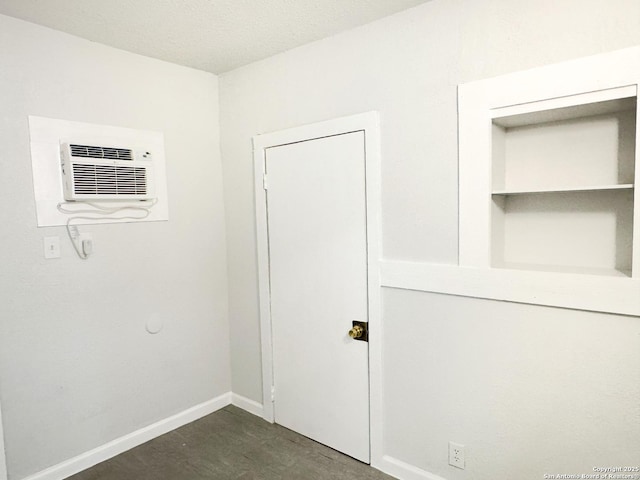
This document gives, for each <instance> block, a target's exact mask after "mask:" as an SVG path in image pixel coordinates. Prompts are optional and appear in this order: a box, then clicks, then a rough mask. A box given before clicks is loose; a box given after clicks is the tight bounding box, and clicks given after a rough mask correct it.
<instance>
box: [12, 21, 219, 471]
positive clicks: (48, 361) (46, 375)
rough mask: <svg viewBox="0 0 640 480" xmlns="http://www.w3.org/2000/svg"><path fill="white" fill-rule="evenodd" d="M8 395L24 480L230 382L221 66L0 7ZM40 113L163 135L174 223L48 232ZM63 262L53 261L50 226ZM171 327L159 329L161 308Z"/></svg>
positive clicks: (15, 455)
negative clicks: (40, 180) (79, 251)
mask: <svg viewBox="0 0 640 480" xmlns="http://www.w3.org/2000/svg"><path fill="white" fill-rule="evenodd" d="M0 72H1V73H0V104H1V105H2V110H1V112H2V113H1V114H0V165H1V166H2V175H0V192H1V193H0V198H1V199H2V207H1V208H0V223H1V224H2V228H0V245H2V249H1V250H0V265H1V268H0V295H1V301H0V403H1V404H2V418H3V421H4V434H5V447H6V450H7V463H8V465H7V466H8V469H9V478H10V479H12V480H18V479H21V478H24V477H26V476H28V475H29V474H32V473H35V472H38V471H40V470H42V469H44V468H46V467H49V466H51V465H54V464H57V463H59V462H61V461H63V460H67V459H69V458H71V457H74V456H76V455H79V454H81V453H83V452H85V451H87V450H90V449H92V448H95V447H97V446H100V445H102V444H104V443H107V442H109V441H111V440H113V439H115V438H118V437H120V436H122V435H126V434H128V433H130V432H132V431H135V430H138V429H140V428H142V427H145V426H147V425H150V424H152V423H154V422H157V421H159V420H161V419H164V418H166V417H169V416H171V415H173V414H176V413H178V412H181V411H183V410H185V409H187V408H189V407H192V406H194V405H196V404H199V403H202V402H204V401H207V400H210V399H212V398H214V397H217V396H218V395H220V394H223V393H226V392H228V391H229V390H230V379H229V348H228V325H227V283H226V260H225V255H226V251H225V230H224V208H223V198H222V182H221V166H220V159H219V144H218V133H217V132H218V128H219V126H218V114H217V108H218V107H217V104H218V87H217V78H216V77H215V76H213V75H210V74H206V73H203V72H198V71H195V70H190V69H188V68H182V67H177V66H174V65H171V64H168V63H163V62H160V61H156V60H151V59H147V58H144V57H141V56H137V55H133V54H129V53H125V52H122V51H118V50H115V49H112V48H107V47H104V46H101V45H98V44H95V43H91V42H88V41H84V40H80V39H77V38H75V37H72V36H69V35H65V34H62V33H59V32H55V31H53V30H49V29H46V28H42V27H38V26H35V25H32V24H28V23H25V22H21V21H18V20H15V19H12V18H9V17H4V16H0ZM28 115H37V116H43V117H49V118H59V119H66V120H71V121H81V122H90V123H97V124H106V125H114V126H121V127H126V128H135V129H143V130H153V131H159V132H163V133H164V139H165V148H166V150H165V154H166V160H167V184H168V190H169V198H170V199H171V202H170V204H169V218H170V220H169V221H168V222H152V223H145V224H140V223H137V224H117V225H94V226H86V227H82V230H83V231H87V232H90V233H91V234H92V235H93V243H94V254H93V255H92V256H91V258H90V259H89V260H87V261H82V260H80V259H78V258H77V257H76V255H75V253H74V252H73V251H72V247H71V245H70V243H69V242H68V241H67V239H66V237H65V235H66V232H65V231H64V228H63V227H49V228H40V229H39V228H36V212H35V201H34V195H33V188H32V185H33V183H32V176H31V161H30V152H29V129H28ZM51 235H55V236H59V237H60V240H61V250H62V258H61V259H60V260H45V259H44V258H43V255H42V238H43V237H44V236H51ZM151 319H157V320H160V321H162V322H163V323H164V329H163V330H162V331H161V332H160V333H158V334H156V335H150V334H149V333H147V331H146V330H145V324H146V322H147V321H148V320H151Z"/></svg>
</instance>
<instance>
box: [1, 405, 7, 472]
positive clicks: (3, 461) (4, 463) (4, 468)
mask: <svg viewBox="0 0 640 480" xmlns="http://www.w3.org/2000/svg"><path fill="white" fill-rule="evenodd" d="M7 478H9V477H8V473H7V457H6V450H5V448H4V432H3V431H2V406H1V405H0V480H7Z"/></svg>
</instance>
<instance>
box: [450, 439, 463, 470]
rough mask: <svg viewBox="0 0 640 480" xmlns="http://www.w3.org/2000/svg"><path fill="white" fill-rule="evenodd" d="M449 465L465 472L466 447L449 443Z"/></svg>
mask: <svg viewBox="0 0 640 480" xmlns="http://www.w3.org/2000/svg"><path fill="white" fill-rule="evenodd" d="M449 465H452V466H454V467H457V468H461V469H463V470H464V445H460V444H459V443H454V442H449Z"/></svg>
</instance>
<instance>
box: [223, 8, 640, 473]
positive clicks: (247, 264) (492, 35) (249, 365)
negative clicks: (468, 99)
mask: <svg viewBox="0 0 640 480" xmlns="http://www.w3.org/2000/svg"><path fill="white" fill-rule="evenodd" d="M639 43H640V4H639V3H638V2H636V1H635V0H614V1H611V2H600V1H598V0H587V1H583V0H560V1H553V2H552V1H546V0H545V1H540V2H527V1H524V0H433V1H431V2H428V3H426V4H424V5H421V6H419V7H416V8H414V9H412V10H409V11H406V12H402V13H400V14H397V15H394V16H392V17H389V18H386V19H383V20H381V21H378V22H375V23H372V24H369V25H367V26H364V27H361V28H358V29H355V30H352V31H349V32H346V33H344V34H341V35H337V36H335V37H332V38H329V39H326V40H323V41H320V42H316V43H314V44H311V45H307V46H305V47H301V48H298V49H295V50H292V51H289V52H286V53H284V54H281V55H277V56H275V57H272V58H270V59H267V60H264V61H261V62H257V63H255V64H252V65H249V66H247V67H244V68H241V69H238V70H236V71H233V72H229V73H226V74H224V75H223V76H222V77H221V126H222V130H221V131H222V136H221V139H222V148H223V168H224V176H225V182H226V185H228V188H226V189H225V195H226V197H225V198H226V208H227V238H228V245H229V261H230V264H229V271H230V275H229V282H230V297H229V298H230V324H231V349H232V371H233V390H234V392H237V393H239V394H241V395H244V396H246V397H248V398H251V399H253V400H259V399H261V398H262V395H261V388H260V384H261V376H260V355H259V346H260V337H259V330H258V325H259V322H258V302H257V280H256V261H255V258H256V254H255V251H256V250H255V249H256V247H255V240H254V238H255V234H254V207H253V196H252V189H253V176H252V156H251V137H252V136H253V135H255V134H258V133H264V132H269V131H276V130H280V129H284V128H288V127H292V126H295V125H300V124H305V123H312V122H315V121H320V120H325V119H328V118H332V117H339V116H344V115H348V114H353V113H357V112H363V111H370V110H376V111H379V112H380V119H381V135H382V138H381V144H382V195H383V197H382V224H383V232H382V236H383V254H384V258H385V260H388V261H395V260H407V261H422V262H433V263H444V264H457V261H458V250H457V238H458V216H457V214H458V169H457V164H458V150H457V103H456V95H457V85H458V84H460V83H466V82H469V81H472V80H477V79H481V78H487V77H492V76H496V75H501V74H504V73H507V72H513V71H518V70H523V69H526V68H532V67H536V66H541V65H545V64H550V63H554V62H560V61H564V60H568V59H571V58H577V57H581V56H586V55H591V54H596V53H601V52H605V51H610V50H615V49H619V48H624V47H628V46H632V45H636V44H639ZM423 295H424V294H421V293H416V292H407V293H405V294H404V295H403V296H402V297H401V296H398V295H386V298H385V305H386V312H387V316H386V318H385V319H384V335H385V337H386V338H387V340H385V341H384V345H383V351H384V363H385V369H386V371H387V372H399V371H400V370H401V369H402V368H403V367H406V365H407V364H406V363H405V360H406V359H407V358H410V359H411V360H412V362H413V365H416V366H417V370H416V369H414V370H411V371H410V372H407V373H406V375H404V376H401V377H399V378H398V379H397V380H395V379H394V380H389V378H388V375H385V384H384V391H385V396H386V395H391V396H392V397H391V398H392V399H393V401H394V403H393V407H394V408H395V409H396V410H395V411H394V412H391V411H390V410H391V405H387V407H386V408H385V415H386V420H385V425H384V430H385V432H386V435H387V438H386V442H385V444H386V447H385V449H386V452H385V453H389V454H392V455H394V456H395V458H397V459H399V460H400V461H401V462H400V463H402V461H404V462H406V463H409V464H411V465H414V466H416V467H418V468H421V469H424V470H426V471H432V472H436V473H438V472H439V473H440V474H441V475H442V476H443V477H444V478H447V479H450V480H455V479H458V478H462V477H463V476H464V475H465V472H462V471H457V470H455V469H453V468H450V467H448V466H447V459H446V447H447V446H446V441H447V440H449V439H451V440H454V441H455V440H458V441H459V442H460V443H463V444H465V442H467V445H468V448H469V450H468V453H467V462H470V463H469V465H470V467H469V470H472V471H469V470H467V473H468V474H472V475H474V474H475V477H474V478H478V479H483V480H484V479H489V478H503V477H504V478H506V476H507V475H506V473H505V472H510V473H512V472H513V470H512V468H515V465H517V463H518V462H519V461H522V462H523V464H524V465H525V466H527V468H528V472H532V471H533V470H534V467H533V466H532V463H530V462H531V459H532V458H534V457H539V456H540V455H542V454H546V453H548V451H547V447H546V446H544V445H542V444H541V443H540V444H538V443H535V442H533V440H532V439H523V438H520V439H518V441H517V442H516V444H515V445H512V444H511V443H510V441H511V440H510V435H511V434H518V435H520V434H521V433H523V432H525V431H526V429H527V428H526V427H529V426H530V427H532V428H534V427H535V428H540V427H538V426H537V425H548V424H547V423H546V410H545V406H548V403H544V401H543V402H542V403H540V402H539V397H540V395H541V394H535V392H533V393H532V394H531V396H529V397H527V396H526V395H525V391H526V390H527V389H532V390H534V389H537V388H539V387H543V388H544V387H554V388H555V387H557V386H559V385H560V384H561V383H562V380H561V379H568V378H570V377H571V373H572V372H574V371H575V373H576V374H577V375H579V377H580V378H579V381H578V382H577V385H580V386H585V384H586V380H585V375H586V372H587V371H593V372H594V374H595V375H600V374H603V373H604V371H605V370H606V368H608V367H611V366H612V365H614V364H615V365H616V368H618V369H620V370H619V371H617V372H616V376H617V378H618V379H623V378H624V379H625V381H630V382H635V381H637V379H638V376H637V375H638V363H637V358H636V357H635V356H634V355H635V354H634V353H629V354H628V355H630V356H627V357H623V356H618V357H616V359H615V360H613V359H601V357H593V358H590V359H589V360H588V361H587V363H586V364H585V367H584V368H583V367H580V365H579V362H578V360H576V359H573V358H570V357H568V356H566V355H565V356H563V355H560V356H558V357H557V361H556V363H555V365H554V366H552V367H549V372H551V373H552V374H553V375H558V378H549V379H548V380H546V381H545V380H544V379H540V378H538V377H535V378H534V379H533V380H526V379H525V378H522V379H519V380H518V383H517V384H516V386H517V388H518V389H519V390H518V392H517V393H515V394H514V395H513V397H512V398H506V397H505V398H503V399H502V400H501V401H500V403H499V404H498V405H499V406H500V408H502V409H503V410H504V413H503V414H502V415H503V417H502V418H503V420H504V421H505V422H506V421H507V420H513V421H515V420H516V419H518V420H517V421H518V422H519V423H518V424H517V425H514V426H513V428H511V427H509V426H506V427H505V428H504V429H502V427H500V428H498V427H497V426H496V425H497V424H496V423H490V422H489V421H488V420H487V419H486V418H485V416H486V413H485V412H486V410H485V409H484V408H482V407H484V406H486V404H483V403H482V402H488V401H489V400H488V399H487V398H485V399H481V401H480V403H474V402H475V399H474V398H473V393H474V390H468V392H467V393H469V395H466V396H465V395H456V396H455V403H451V402H448V401H446V400H447V399H450V398H453V397H451V396H450V395H449V396H447V395H445V396H443V397H442V398H440V397H439V396H438V394H437V392H431V391H430V390H429V389H430V388H431V387H430V386H431V385H432V384H433V382H434V381H435V380H437V379H439V378H442V377H443V376H450V377H452V378H459V377H461V376H462V377H465V378H466V375H467V373H465V372H466V371H467V368H468V365H469V364H473V362H474V361H475V360H476V356H475V353H474V350H470V351H469V352H470V353H468V354H467V353H465V352H464V351H462V352H460V355H461V356H460V358H458V359H456V360H454V361H449V358H450V357H443V356H442V355H435V354H433V353H430V351H429V349H428V348H424V347H423V346H422V345H420V344H418V343H417V342H418V341H419V340H420V339H421V338H422V337H423V335H424V334H426V333H433V334H436V335H437V340H438V341H439V342H441V344H442V345H443V346H442V347H441V349H440V350H438V351H440V352H445V353H446V352H447V351H448V350H447V348H449V347H450V348H453V347H454V346H455V345H456V342H457V341H458V337H457V335H458V334H459V333H463V332H466V331H473V332H475V331H477V329H481V328H482V326H483V325H486V327H487V331H486V333H484V334H483V337H482V338H485V337H489V338H491V336H492V335H496V336H497V337H496V338H503V339H504V340H505V341H506V340H508V339H509V338H510V337H511V336H512V337H513V338H514V340H517V339H518V338H520V337H518V335H520V336H522V334H521V333H517V332H516V333H512V330H511V329H512V328H513V325H512V324H511V323H510V322H511V313H513V314H514V315H516V316H517V317H518V318H521V319H522V321H523V322H524V324H526V325H528V326H531V327H533V326H534V325H536V324H538V323H539V324H540V325H541V326H544V328H545V334H546V335H548V336H550V337H551V338H552V339H553V338H554V336H557V337H556V338H555V339H553V342H552V343H553V344H554V345H555V344H560V343H561V341H562V340H563V339H566V338H568V337H567V336H568V333H567V329H568V328H569V327H568V325H571V328H574V327H575V334H576V339H578V338H582V337H578V335H584V336H585V338H586V345H588V346H589V347H593V346H594V341H595V340H594V339H595V338H596V337H597V336H598V335H602V334H603V332H605V331H606V328H607V327H606V325H607V324H608V323H610V324H611V326H612V328H613V329H614V331H615V332H616V335H619V336H620V335H623V334H625V333H626V334H628V335H629V336H631V337H633V336H634V335H636V337H633V338H636V339H637V330H636V329H635V328H636V327H635V325H637V323H634V321H636V320H635V319H629V318H627V317H617V316H607V315H600V314H598V316H597V319H598V321H597V322H594V321H593V318H595V317H593V315H594V314H591V313H580V312H574V313H572V314H571V315H570V319H569V317H567V319H565V318H564V317H558V315H559V314H558V313H557V312H556V310H553V309H549V308H545V307H532V306H522V305H515V304H514V305H511V306H510V307H509V313H510V315H503V314H502V313H501V311H500V310H498V309H497V308H498V307H496V306H499V305H500V303H498V302H490V303H488V304H487V305H488V306H487V307H484V308H485V309H486V311H485V312H484V313H483V315H484V316H483V317H482V319H484V318H488V319H489V320H487V322H484V321H483V320H477V321H476V317H473V316H470V314H471V313H473V309H471V308H464V307H460V306H458V303H457V302H458V301H460V300H459V299H458V298H456V297H452V298H453V300H452V301H451V303H442V304H438V305H439V306H438V308H442V309H443V310H444V312H443V314H446V316H447V317H446V318H449V317H450V316H451V315H453V313H454V312H455V313H459V314H460V315H459V317H458V316H456V319H455V321H456V322H457V323H456V326H455V328H453V326H451V328H445V329H443V331H442V332H440V331H429V332H427V331H426V330H425V329H426V328H428V326H429V324H428V323H427V322H428V321H429V318H430V317H431V316H432V315H433V314H434V309H433V305H435V304H432V303H430V302H428V301H425V300H424V299H423V297H422V296H423ZM414 296H415V297H416V298H414ZM429 298H431V297H429ZM402 302H409V305H410V308H408V309H401V307H402V305H401V303H402ZM474 306H475V304H474ZM396 312H397V314H396ZM558 318H560V321H567V322H569V323H567V324H565V325H564V326H562V325H556V322H555V320H557V319H558ZM578 327H580V328H578ZM405 331H416V332H420V334H419V335H417V336H416V338H415V339H412V341H411V342H409V343H405V344H402V342H401V341H399V340H398V339H401V338H403V332H405ZM501 332H503V333H501ZM503 335H504V336H503ZM618 338H619V337H618ZM575 341H577V342H579V340H575ZM540 344H541V339H539V338H538V339H536V341H535V342H534V345H540ZM507 345H508V346H507V347H506V349H505V350H504V351H503V352H500V354H499V356H498V357H497V358H498V359H499V360H500V361H495V362H489V361H488V360H487V361H482V362H481V363H480V364H479V367H478V368H480V370H481V372H480V373H482V374H483V375H484V376H485V377H486V376H487V375H489V376H490V378H494V379H496V380H495V381H500V382H503V381H504V382H507V381H508V380H509V379H511V378H512V377H514V374H513V370H512V367H510V362H513V361H517V362H520V365H522V367H523V369H524V371H525V372H526V373H529V372H535V369H534V367H535V366H536V365H537V361H538V359H540V360H541V361H543V362H545V364H547V363H546V362H547V360H546V359H545V358H544V355H545V352H546V350H541V351H539V352H538V351H537V349H535V348H528V350H527V358H526V359H524V360H522V359H520V360H519V359H518V355H519V353H518V351H517V349H516V344H515V343H514V344H513V345H509V344H507ZM576 347H577V345H576ZM452 351H453V350H452ZM576 355H577V354H576ZM630 361H636V363H635V365H633V364H632V363H630ZM427 364H432V365H430V367H429V368H430V369H429V374H428V375H427V374H422V373H420V374H416V372H417V371H418V372H421V368H422V367H423V366H424V365H427ZM436 365H437V366H436ZM489 367H491V369H489ZM478 382H480V380H478ZM568 385H573V384H568ZM501 388H506V387H504V386H503V387H501ZM491 391H492V389H491V388H488V390H485V391H484V392H483V395H484V396H485V397H486V395H488V392H491ZM590 394H591V395H593V397H592V398H591V399H589V400H581V401H582V402H590V404H591V405H592V406H593V405H601V406H602V408H604V409H605V410H604V411H603V413H602V414H603V415H604V416H608V415H610V414H609V413H608V412H607V411H606V409H608V408H613V409H615V408H621V409H624V410H625V411H626V413H625V414H624V415H626V416H627V419H628V418H633V419H636V420H637V418H638V410H637V405H636V406H635V407H633V408H632V406H631V403H630V401H629V399H628V398H625V399H621V398H616V397H615V395H611V394H610V393H608V392H607V391H606V389H600V388H595V389H592V390H591V391H590ZM396 395H397V396H403V397H406V396H408V398H409V400H410V401H411V402H412V403H411V405H412V406H414V407H415V408H419V409H422V410H423V411H422V410H421V411H419V412H418V415H417V417H415V421H412V418H414V417H413V415H414V414H415V413H416V412H415V411H414V410H413V409H411V408H404V407H403V408H402V409H401V410H398V406H399V400H398V397H396ZM385 398H386V397H385ZM527 398H528V399H529V400H527ZM397 400H398V401H397ZM542 400H544V398H543V399H542ZM522 402H524V403H522ZM465 411H468V412H473V413H474V415H472V414H470V413H465V414H463V415H460V416H459V420H458V421H456V422H455V423H451V424H450V425H443V424H439V425H436V427H437V428H436V430H434V431H433V432H431V430H432V428H433V427H434V425H432V420H433V417H432V416H433V415H435V414H436V413H439V414H440V415H442V416H443V418H455V416H456V414H457V412H465ZM582 411H585V410H582ZM553 418H554V420H557V422H556V423H555V425H554V427H553V428H554V429H555V430H554V431H556V430H558V431H563V432H570V431H572V430H576V429H577V431H580V432H591V431H593V429H594V427H595V426H597V425H603V424H602V423H600V421H599V420H598V421H596V422H595V423H594V422H593V421H592V420H591V419H588V418H578V417H577V416H575V415H572V416H571V417H570V418H566V419H563V418H560V417H555V416H554V417H553ZM608 418H610V419H611V420H612V421H613V424H612V425H610V426H609V427H607V428H608V430H607V432H609V433H610V434H611V435H614V436H616V435H618V438H620V439H621V440H622V441H627V440H630V443H628V444H627V445H629V449H628V450H627V454H628V453H629V452H637V451H640V448H639V445H638V443H637V440H633V438H631V437H629V436H628V426H626V425H624V424H623V423H622V422H623V420H622V417H615V418H614V417H611V416H609V417H608ZM485 427H487V430H485V431H483V429H484V428H485ZM481 431H483V434H484V437H481V435H480V433H479V432H481ZM625 432H626V433H625ZM563 435H566V434H565V433H563V434H562V435H561V436H560V437H559V438H565V437H563ZM467 438H468V439H469V440H468V441H467ZM581 438H582V437H581ZM607 438H609V439H610V438H611V437H607ZM607 438H605V437H600V440H597V439H590V440H588V441H587V442H586V443H585V444H584V446H593V445H594V442H599V441H601V442H603V448H605V451H606V449H607V448H608V447H606V446H604V444H605V443H606V442H609V441H611V440H608V439H607ZM553 442H555V443H553V444H554V445H555V444H556V443H557V440H554V441H553ZM634 442H635V443H634ZM490 448H493V453H495V452H496V451H498V452H499V451H502V450H506V451H508V452H509V453H510V457H509V458H507V459H505V462H507V463H502V473H501V474H497V475H494V474H495V473H496V471H495V470H492V468H498V467H495V466H492V467H490V466H489V465H488V461H485V460H483V459H481V460H480V462H479V463H478V461H477V460H476V458H477V457H476V456H475V454H474V452H476V451H478V452H481V455H484V453H482V452H487V451H489V449H490ZM573 448H575V450H573V451H571V452H568V453H570V454H573V453H575V456H572V459H571V461H568V462H567V463H566V466H567V467H571V466H574V465H575V464H576V462H578V461H580V462H581V461H583V460H584V459H585V455H584V452H583V451H581V450H579V448H582V447H579V446H574V447H573ZM477 449H479V450H477ZM612 458H613V457H612ZM625 458H627V459H628V456H627V457H625ZM544 465H550V466H557V465H558V464H557V463H553V462H551V463H543V461H541V462H540V463H539V464H538V466H539V467H540V468H542V466H544ZM536 468H537V467H536ZM542 473H544V472H540V471H539V470H536V477H539V478H541V477H542ZM552 473H562V472H552ZM568 473H571V472H568ZM586 473H588V472H586ZM416 475H418V474H416ZM526 476H527V475H519V477H522V478H524V477H526ZM416 478H418V477H416Z"/></svg>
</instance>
